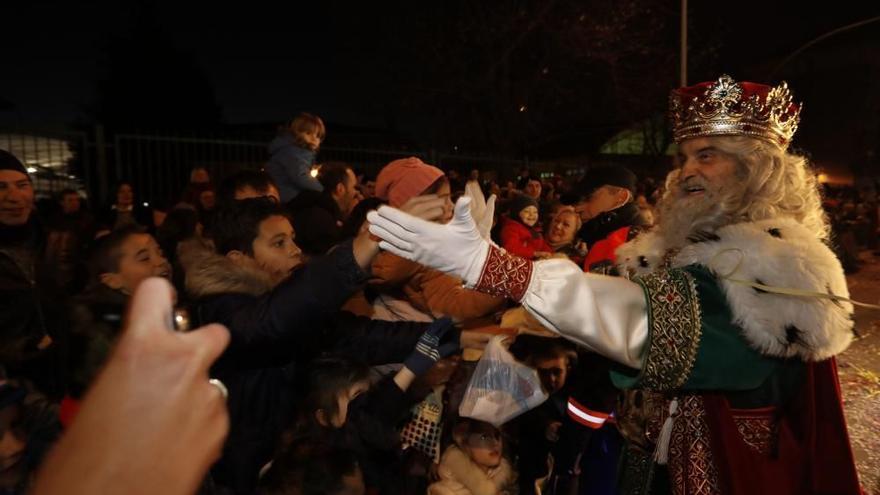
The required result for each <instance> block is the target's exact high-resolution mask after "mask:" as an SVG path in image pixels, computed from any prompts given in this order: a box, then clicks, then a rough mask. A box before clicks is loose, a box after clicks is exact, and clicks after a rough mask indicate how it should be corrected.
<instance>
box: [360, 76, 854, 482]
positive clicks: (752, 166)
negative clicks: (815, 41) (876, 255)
mask: <svg viewBox="0 0 880 495" xmlns="http://www.w3.org/2000/svg"><path fill="white" fill-rule="evenodd" d="M670 104H671V108H670V116H671V120H672V126H673V134H674V138H675V141H676V142H677V143H678V150H679V151H678V160H677V161H678V166H677V168H676V169H675V170H673V171H672V172H671V173H670V174H669V176H668V178H667V182H666V193H665V196H664V197H663V200H662V202H661V205H660V222H659V225H658V227H657V228H656V229H654V230H653V231H651V232H648V233H645V234H642V235H641V236H639V237H637V238H636V239H634V240H633V241H631V242H629V243H627V244H625V245H623V246H621V248H620V249H619V250H618V251H617V260H618V263H619V264H620V265H621V272H626V273H629V274H631V276H630V277H629V278H623V277H616V278H615V277H607V276H602V275H595V274H589V273H583V272H582V271H581V270H580V268H579V267H577V266H576V265H574V264H573V263H571V262H569V261H567V260H559V259H550V260H544V261H535V262H533V261H529V260H525V259H522V258H518V257H516V256H512V255H510V254H508V253H506V252H505V251H504V250H503V249H500V248H499V247H497V246H495V245H494V244H492V243H491V242H490V241H489V240H487V239H486V238H485V236H484V235H483V234H481V231H480V229H479V228H478V227H477V225H476V223H475V222H474V220H473V218H472V217H471V212H470V208H469V203H470V199H469V198H463V199H462V200H460V201H459V202H458V204H457V205H456V209H455V216H454V218H453V220H452V221H451V222H450V223H448V224H445V225H441V224H436V223H429V222H425V221H422V220H419V219H416V218H414V217H412V216H409V215H407V214H405V213H403V212H400V211H398V210H395V209H393V208H389V207H382V208H380V209H379V210H378V211H377V212H372V213H370V215H369V220H370V223H371V227H370V231H371V232H372V233H373V234H374V235H377V236H379V237H381V238H382V239H383V242H382V243H381V246H382V247H383V248H384V249H387V250H389V251H391V252H393V253H395V254H398V255H399V256H402V257H404V258H407V259H411V260H414V261H417V262H419V263H422V264H424V265H427V266H430V267H433V268H436V269H439V270H442V271H445V272H447V273H450V274H453V275H455V276H458V277H460V278H462V279H463V280H464V281H465V284H466V285H467V286H469V287H473V288H476V289H477V290H480V291H483V292H487V293H490V294H496V295H504V296H507V297H510V298H511V299H513V300H515V301H518V302H520V303H521V304H522V305H523V306H524V307H525V308H526V310H527V311H529V312H530V313H531V314H532V315H534V316H535V317H536V318H537V319H538V320H539V321H540V322H541V323H542V324H543V325H544V326H546V327H547V328H549V329H551V330H552V331H554V332H556V333H558V334H559V335H561V336H563V337H565V338H567V339H569V340H572V341H574V342H577V343H578V344H580V345H583V346H584V347H586V348H588V349H590V350H592V351H594V352H597V353H599V354H602V355H604V356H607V357H609V358H611V359H613V360H614V361H616V362H617V363H619V365H620V366H619V368H618V369H615V370H613V371H612V381H613V382H614V384H615V385H616V386H617V387H619V388H621V389H622V390H624V391H625V393H624V394H623V396H624V397H625V399H624V400H623V401H622V405H621V407H620V410H619V411H618V413H617V415H618V419H619V425H620V429H621V431H622V433H623V434H624V436H625V437H626V439H627V447H626V449H625V457H624V459H623V462H622V464H621V480H620V483H621V485H620V488H621V493H626V494H643V493H674V494H716V493H721V494H762V493H768V494H769V493H772V494H774V495H779V494H820V493H821V494H858V493H860V489H859V484H858V478H857V474H856V471H855V467H854V461H853V456H852V451H851V449H850V444H849V438H848V435H847V431H846V424H845V421H844V416H843V410H842V406H841V399H840V390H839V384H838V380H837V372H836V365H835V361H834V356H835V355H837V354H839V353H840V352H842V351H843V350H845V349H846V348H847V346H848V345H849V344H850V342H851V340H852V338H853V320H852V315H853V306H852V304H851V303H850V302H849V300H848V299H847V298H848V297H849V294H848V290H847V286H846V280H845V278H844V274H843V270H842V268H841V265H840V262H839V261H838V260H837V258H836V257H835V256H834V254H833V253H832V251H831V250H830V249H829V247H828V245H827V242H828V236H829V228H828V224H827V220H826V217H825V215H824V213H823V211H822V208H821V203H820V195H819V191H818V187H817V183H816V180H815V177H814V175H813V174H812V172H811V171H810V170H809V168H808V166H807V163H806V160H805V159H804V158H803V157H801V156H798V155H796V154H793V153H790V152H788V151H787V150H788V146H789V144H790V142H791V140H792V137H793V136H794V133H795V131H796V130H797V126H798V122H799V119H800V106H799V105H798V104H795V103H793V102H792V98H791V94H790V93H789V90H788V87H787V86H786V85H785V83H783V84H781V85H780V86H777V87H770V86H765V85H761V84H755V83H748V82H742V83H740V82H736V81H734V80H733V79H731V78H730V77H728V76H722V77H721V78H719V79H718V80H717V81H714V82H707V83H701V84H697V85H695V86H691V87H685V88H680V89H677V90H674V91H673V92H672V95H671V97H670Z"/></svg>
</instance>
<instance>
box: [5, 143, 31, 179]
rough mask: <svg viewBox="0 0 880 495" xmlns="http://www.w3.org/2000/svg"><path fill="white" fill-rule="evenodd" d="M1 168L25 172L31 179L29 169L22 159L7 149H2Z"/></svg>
mask: <svg viewBox="0 0 880 495" xmlns="http://www.w3.org/2000/svg"><path fill="white" fill-rule="evenodd" d="M0 170H15V171H16V172H21V173H23V174H24V175H26V176H27V177H28V179H30V176H29V175H28V173H27V169H26V168H25V167H24V165H23V164H22V163H21V161H20V160H19V159H18V158H16V157H15V155H13V154H12V153H10V152H8V151H6V150H0Z"/></svg>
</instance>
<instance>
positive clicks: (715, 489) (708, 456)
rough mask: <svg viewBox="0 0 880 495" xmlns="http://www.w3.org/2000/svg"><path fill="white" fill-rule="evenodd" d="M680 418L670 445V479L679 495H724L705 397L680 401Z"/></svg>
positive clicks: (676, 422) (673, 428)
mask: <svg viewBox="0 0 880 495" xmlns="http://www.w3.org/2000/svg"><path fill="white" fill-rule="evenodd" d="M679 402H680V403H681V406H680V408H679V415H678V417H677V418H676V420H675V424H674V426H673V427H672V438H671V440H670V442H669V478H670V482H671V485H672V486H671V488H672V493H673V494H675V495H714V494H718V493H721V486H720V484H719V481H718V469H717V468H716V467H715V460H714V457H713V455H712V445H711V438H710V433H709V425H708V424H707V423H706V408H705V406H704V405H703V399H702V397H700V396H698V395H686V396H684V397H681V398H679Z"/></svg>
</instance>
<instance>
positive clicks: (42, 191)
mask: <svg viewBox="0 0 880 495" xmlns="http://www.w3.org/2000/svg"><path fill="white" fill-rule="evenodd" d="M0 149H4V150H6V151H8V152H10V153H12V154H13V155H15V156H16V157H18V159H19V160H21V162H22V163H24V165H25V167H27V170H28V173H29V174H30V175H31V178H32V179H33V182H34V189H35V191H36V193H37V197H47V196H51V195H52V194H54V193H56V192H58V191H61V190H62V189H75V190H77V191H79V192H80V194H82V195H83V196H87V191H86V188H85V187H84V185H83V183H82V181H81V180H79V179H78V178H77V177H75V176H74V175H72V174H71V173H70V170H69V165H70V162H71V161H72V160H73V158H74V153H73V150H71V143H70V141H69V140H66V139H58V138H54V137H47V136H40V135H36V134H28V133H0Z"/></svg>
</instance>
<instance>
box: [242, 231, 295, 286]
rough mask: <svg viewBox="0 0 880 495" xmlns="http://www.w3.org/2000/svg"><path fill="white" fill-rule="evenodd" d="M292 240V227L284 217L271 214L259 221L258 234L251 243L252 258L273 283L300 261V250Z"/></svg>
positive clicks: (283, 277) (288, 273) (284, 275)
mask: <svg viewBox="0 0 880 495" xmlns="http://www.w3.org/2000/svg"><path fill="white" fill-rule="evenodd" d="M293 240H294V234H293V227H292V226H291V225H290V221H289V220H288V219H287V218H286V217H284V216H281V215H273V216H271V217H269V218H267V219H265V220H263V221H262V222H260V230H259V235H258V236H257V238H256V239H254V242H253V243H252V247H253V252H254V256H253V258H254V260H255V261H256V263H257V266H259V267H260V269H261V270H263V271H265V272H266V273H268V274H269V275H270V276H271V277H272V280H273V281H274V282H275V283H278V282H280V281H282V280H284V279H285V278H287V276H288V275H290V272H291V271H293V269H294V268H296V267H297V266H298V265H299V264H300V263H302V251H301V250H300V249H299V246H297V245H296V243H295V242H294V241H293Z"/></svg>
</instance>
